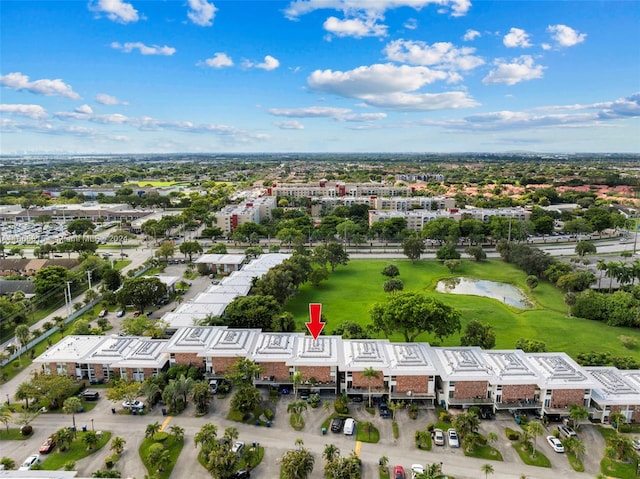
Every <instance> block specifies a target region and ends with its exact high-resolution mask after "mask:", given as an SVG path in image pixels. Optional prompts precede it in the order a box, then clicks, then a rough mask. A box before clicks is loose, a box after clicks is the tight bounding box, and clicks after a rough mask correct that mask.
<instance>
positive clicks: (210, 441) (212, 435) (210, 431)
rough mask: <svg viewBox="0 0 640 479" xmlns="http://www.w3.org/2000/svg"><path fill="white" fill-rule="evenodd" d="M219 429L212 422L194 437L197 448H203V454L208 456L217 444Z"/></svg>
mask: <svg viewBox="0 0 640 479" xmlns="http://www.w3.org/2000/svg"><path fill="white" fill-rule="evenodd" d="M217 438H218V427H217V426H216V425H215V424H211V423H210V422H209V423H207V424H205V425H204V426H202V427H201V428H200V430H199V431H198V432H197V433H196V435H195V436H194V437H193V442H194V443H195V446H196V447H198V445H200V446H201V448H202V454H204V455H207V454H208V453H209V452H210V451H211V450H212V449H213V448H214V447H215V445H216V444H217Z"/></svg>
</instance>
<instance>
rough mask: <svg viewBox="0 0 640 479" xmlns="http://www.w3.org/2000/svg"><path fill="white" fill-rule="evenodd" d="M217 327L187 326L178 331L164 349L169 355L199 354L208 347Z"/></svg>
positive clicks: (216, 331) (216, 332)
mask: <svg viewBox="0 0 640 479" xmlns="http://www.w3.org/2000/svg"><path fill="white" fill-rule="evenodd" d="M218 329H220V328H219V327H211V326H188V327H183V328H180V329H178V330H177V331H176V332H175V333H174V334H173V336H171V338H169V341H168V342H167V344H166V345H165V347H164V350H165V351H167V352H169V353H174V352H176V353H178V352H179V353H199V352H201V351H202V350H203V349H205V348H207V347H208V346H209V343H210V342H211V341H213V338H215V336H216V334H218Z"/></svg>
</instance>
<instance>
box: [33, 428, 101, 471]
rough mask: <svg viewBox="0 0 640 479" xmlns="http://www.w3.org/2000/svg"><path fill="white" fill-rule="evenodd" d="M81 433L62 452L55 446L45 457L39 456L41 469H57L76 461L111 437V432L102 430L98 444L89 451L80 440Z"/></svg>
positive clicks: (98, 448) (95, 450)
mask: <svg viewBox="0 0 640 479" xmlns="http://www.w3.org/2000/svg"><path fill="white" fill-rule="evenodd" d="M83 435H84V433H83V432H79V433H78V437H77V438H76V439H75V440H74V441H73V442H72V443H71V447H70V448H69V449H67V450H66V451H64V452H60V449H59V448H56V450H55V451H54V452H52V453H50V454H49V455H48V456H46V459H44V460H43V459H42V458H43V457H44V456H40V460H43V463H42V469H46V470H48V471H57V470H58V469H60V468H62V467H63V466H64V465H65V464H66V463H68V462H78V461H79V460H80V459H82V458H84V457H87V456H89V455H90V454H93V453H94V452H97V451H99V450H100V449H101V448H103V447H104V446H105V444H107V443H108V442H109V439H111V433H110V432H109V431H103V432H102V437H101V438H100V442H99V443H98V445H97V446H96V447H95V448H93V449H91V450H90V451H89V450H87V446H86V445H85V444H84V443H83V442H82V436H83Z"/></svg>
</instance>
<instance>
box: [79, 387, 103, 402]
mask: <svg viewBox="0 0 640 479" xmlns="http://www.w3.org/2000/svg"><path fill="white" fill-rule="evenodd" d="M80 398H81V399H84V400H85V401H97V400H98V399H100V393H99V392H98V391H94V390H92V389H85V390H84V391H82V392H81V393H80Z"/></svg>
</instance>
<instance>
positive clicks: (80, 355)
mask: <svg viewBox="0 0 640 479" xmlns="http://www.w3.org/2000/svg"><path fill="white" fill-rule="evenodd" d="M104 338H105V337H104V336H89V335H87V336H67V337H66V338H63V339H62V340H61V341H60V342H58V343H57V344H54V345H53V346H51V347H49V349H47V350H46V351H45V352H44V353H42V354H41V355H40V356H38V357H37V358H36V359H34V360H33V362H35V363H71V362H74V363H75V362H82V361H83V359H84V358H85V357H86V356H87V355H88V354H89V353H91V351H93V350H94V349H95V348H97V347H98V346H99V345H100V343H102V342H103V341H104Z"/></svg>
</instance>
